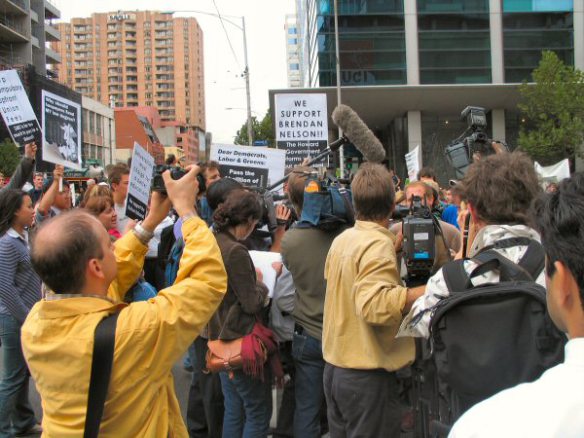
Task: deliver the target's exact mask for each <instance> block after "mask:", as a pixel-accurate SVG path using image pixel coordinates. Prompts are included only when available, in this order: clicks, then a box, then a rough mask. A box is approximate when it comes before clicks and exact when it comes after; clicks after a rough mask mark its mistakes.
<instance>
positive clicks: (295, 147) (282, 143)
mask: <svg viewBox="0 0 584 438" xmlns="http://www.w3.org/2000/svg"><path fill="white" fill-rule="evenodd" d="M274 100H275V108H276V110H275V115H276V117H275V119H276V120H275V122H276V144H277V145H278V149H285V150H286V166H287V167H293V166H298V165H300V164H301V163H302V161H303V160H304V159H305V158H306V157H308V156H310V157H314V156H316V155H318V154H319V153H321V152H322V151H324V150H325V149H326V147H327V142H328V114H327V103H326V94H313V93H306V94H276V95H275V97H274Z"/></svg>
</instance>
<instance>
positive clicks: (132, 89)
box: [53, 11, 205, 131]
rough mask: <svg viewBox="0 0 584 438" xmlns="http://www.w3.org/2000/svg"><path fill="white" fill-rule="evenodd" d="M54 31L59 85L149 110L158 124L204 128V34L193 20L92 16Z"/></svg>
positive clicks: (139, 14)
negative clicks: (157, 114) (57, 36)
mask: <svg viewBox="0 0 584 438" xmlns="http://www.w3.org/2000/svg"><path fill="white" fill-rule="evenodd" d="M58 29H59V32H60V33H61V41H59V42H55V43H53V48H54V50H55V51H56V52H58V53H59V54H60V56H61V58H62V62H61V64H59V65H58V66H57V73H58V80H59V81H60V82H62V83H64V84H66V85H68V86H70V87H71V88H73V89H75V90H77V91H79V92H80V93H82V94H83V95H86V96H89V97H92V98H94V99H96V100H99V101H101V102H103V103H105V104H110V105H114V106H115V107H136V106H154V107H156V108H158V110H159V112H160V116H161V118H162V120H166V121H177V122H179V123H182V124H185V125H188V126H192V127H197V128H198V129H200V130H203V131H204V130H205V92H204V72H203V32H202V30H201V28H200V26H199V24H198V23H197V20H196V19H195V18H173V17H172V15H171V14H168V13H161V12H153V11H131V12H112V13H95V14H92V15H91V17H89V18H73V19H72V20H71V22H70V23H60V24H59V25H58Z"/></svg>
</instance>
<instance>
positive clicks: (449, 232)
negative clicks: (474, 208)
mask: <svg viewBox="0 0 584 438" xmlns="http://www.w3.org/2000/svg"><path fill="white" fill-rule="evenodd" d="M414 197H418V198H420V199H421V200H422V205H425V206H427V207H428V208H429V209H432V206H433V205H434V203H435V198H434V190H433V189H432V187H431V186H429V185H428V184H427V183H424V182H421V181H416V182H413V183H410V184H408V185H407V186H406V202H407V205H408V206H410V205H412V200H413V199H414ZM402 228H403V223H402V222H398V223H395V224H393V225H392V226H391V227H390V231H391V232H392V233H394V234H395V235H396V236H397V239H396V242H395V250H396V253H397V255H398V261H400V260H401V258H402V255H403V253H402V249H403V248H402V246H403V245H402V244H403V241H404V235H403V230H402ZM434 235H435V241H434V248H435V249H434V254H435V259H434V264H433V266H432V269H431V271H429V272H428V276H430V275H433V274H434V273H436V272H437V271H438V269H440V268H441V267H442V266H443V265H444V264H445V263H446V262H448V261H450V260H451V259H452V257H453V256H454V254H456V253H457V252H458V251H459V250H460V245H461V239H460V232H459V231H458V230H457V229H456V227H454V226H453V225H451V224H448V223H446V222H443V221H442V220H436V221H434ZM402 266H403V264H402ZM402 271H403V268H402ZM404 274H405V272H402V277H405V275H404Z"/></svg>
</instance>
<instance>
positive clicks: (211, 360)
mask: <svg viewBox="0 0 584 438" xmlns="http://www.w3.org/2000/svg"><path fill="white" fill-rule="evenodd" d="M242 342H243V338H238V339H234V340H233V341H222V340H220V339H217V340H215V341H209V342H207V347H208V350H207V355H206V358H205V359H206V362H207V371H210V372H212V373H218V372H220V371H227V372H228V373H229V377H232V375H233V370H238V369H241V368H242V366H243V360H242V358H241V343H242Z"/></svg>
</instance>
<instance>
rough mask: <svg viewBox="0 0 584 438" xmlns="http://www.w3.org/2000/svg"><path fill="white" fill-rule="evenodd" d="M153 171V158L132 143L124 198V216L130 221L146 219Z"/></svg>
mask: <svg viewBox="0 0 584 438" xmlns="http://www.w3.org/2000/svg"><path fill="white" fill-rule="evenodd" d="M153 170H154V157H153V156H152V155H150V154H149V153H148V151H146V149H144V148H143V147H142V146H140V145H139V144H138V143H134V151H133V152H132V167H130V182H129V184H128V196H127V197H126V216H128V217H129V218H130V219H138V220H142V219H144V218H145V217H146V210H147V209H148V198H149V197H150V185H151V184H152V173H153Z"/></svg>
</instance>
